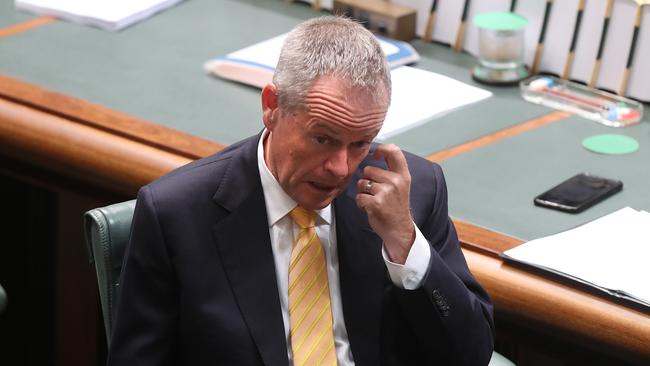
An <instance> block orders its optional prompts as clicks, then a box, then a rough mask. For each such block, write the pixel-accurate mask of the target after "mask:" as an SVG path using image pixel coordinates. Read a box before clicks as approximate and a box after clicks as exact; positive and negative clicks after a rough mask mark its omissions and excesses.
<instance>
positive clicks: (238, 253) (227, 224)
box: [213, 139, 289, 365]
mask: <svg viewBox="0 0 650 366" xmlns="http://www.w3.org/2000/svg"><path fill="white" fill-rule="evenodd" d="M256 142H257V139H255V140H254V141H252V142H250V143H248V144H247V145H245V146H244V147H243V151H242V152H241V153H239V154H234V156H233V157H232V158H231V161H230V163H229V167H228V168H227V172H226V173H225V175H224V178H223V180H222V182H221V184H220V185H219V189H218V191H217V193H216V194H215V196H214V200H215V202H216V203H218V204H219V205H221V206H222V207H224V208H226V209H227V210H229V211H231V213H230V214H229V215H228V216H226V217H225V218H224V219H222V220H220V221H219V222H218V223H217V224H216V225H215V226H214V228H213V233H214V240H215V242H216V245H217V247H218V249H219V252H220V254H221V258H222V261H223V267H224V270H225V272H226V275H227V277H228V280H229V282H230V285H231V287H232V291H233V293H234V295H235V298H236V301H237V304H238V306H239V309H240V311H241V313H242V316H243V318H244V320H245V322H246V324H247V326H248V328H249V330H250V333H251V336H252V337H253V339H254V341H255V344H256V345H257V348H258V351H259V353H260V355H261V357H262V359H263V361H264V364H266V365H286V364H288V362H289V361H288V359H287V352H286V350H287V344H286V341H285V333H284V324H283V321H282V312H281V307H280V299H279V295H278V287H277V283H276V274H275V265H274V259H273V251H272V249H271V240H270V238H269V232H268V230H266V228H267V227H268V221H267V218H266V207H265V204H264V194H263V191H262V185H261V182H260V178H259V172H258V170H257V157H256V148H257V144H256Z"/></svg>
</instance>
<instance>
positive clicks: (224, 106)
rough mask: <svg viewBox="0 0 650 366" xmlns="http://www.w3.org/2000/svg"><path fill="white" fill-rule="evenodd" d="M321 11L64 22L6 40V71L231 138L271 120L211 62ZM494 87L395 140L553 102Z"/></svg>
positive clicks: (525, 113) (2, 69)
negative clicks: (115, 27)
mask: <svg viewBox="0 0 650 366" xmlns="http://www.w3.org/2000/svg"><path fill="white" fill-rule="evenodd" d="M0 1H6V0H0ZM322 14H324V12H316V11H313V10H312V9H311V8H310V7H309V6H308V5H305V4H290V3H287V2H285V1H281V0H275V1H271V0H257V1H255V0H245V1H235V0H190V1H186V2H183V3H181V4H180V5H178V6H176V7H174V8H172V9H169V10H166V11H164V12H162V13H160V14H157V15H155V16H154V17H152V18H151V19H147V20H145V21H143V22H141V23H138V24H135V25H134V26H132V27H129V28H127V29H124V30H123V31H121V32H118V33H111V32H106V31H102V30H98V29H95V28H90V27H86V26H81V25H76V24H72V23H67V22H56V23H53V24H49V25H48V26H47V27H43V28H39V29H33V30H30V31H29V32H23V33H20V34H17V35H15V36H12V37H8V38H7V39H4V40H2V41H0V73H2V74H5V75H8V76H11V77H14V78H17V79H20V80H24V81H27V82H29V83H33V84H36V85H40V86H43V87H45V88H48V89H52V90H55V91H58V92H61V93H64V94H67V95H70V96H73V97H77V98H80V99H84V100H88V101H90V102H93V103H96V104H100V105H103V106H106V107H108V108H111V109H115V110H118V111H121V112H125V113H128V114H131V115H134V116H136V117H139V118H142V119H145V120H149V121H153V122H156V123H160V124H162V125H165V126H168V127H172V128H175V129H178V130H181V131H184V132H187V133H190V134H193V135H196V136H200V137H203V138H206V139H209V140H212V141H216V142H220V143H224V144H230V143H232V142H235V141H237V140H239V139H241V138H243V137H245V136H248V135H251V134H254V133H256V132H258V131H259V130H260V129H261V128H262V122H261V105H260V97H259V94H260V91H259V90H257V89H255V88H252V87H248V86H245V85H240V84H236V83H233V82H229V81H225V80H220V79H217V78H214V77H210V76H208V75H206V74H205V73H204V71H203V63H204V62H205V61H206V60H209V59H212V58H214V57H217V56H221V55H225V54H227V53H229V52H232V51H235V50H238V49H240V48H243V47H245V46H248V45H251V44H254V43H257V42H260V41H262V40H265V39H268V38H270V37H272V36H275V35H278V34H281V33H284V32H287V31H289V30H290V29H291V28H292V27H293V26H295V25H296V24H298V23H299V22H300V21H301V20H303V19H307V18H309V17H313V16H318V15H322ZM413 44H414V46H415V48H416V49H417V50H418V52H419V53H420V54H421V56H422V60H421V61H420V62H419V63H418V65H416V66H417V67H421V68H424V69H427V70H431V71H434V72H438V73H442V74H445V75H448V76H451V77H453V78H456V79H458V80H460V81H462V82H465V83H470V84H473V85H476V86H478V87H485V86H482V85H478V84H476V83H474V82H473V81H472V80H471V75H470V69H471V66H473V65H474V63H475V61H474V58H473V57H471V56H469V55H466V54H462V53H460V54H459V53H455V52H452V51H451V50H450V49H449V47H444V46H440V45H433V44H427V43H424V42H421V41H414V42H413ZM432 87H435V86H432ZM488 89H490V90H491V91H492V92H493V93H494V97H492V98H489V99H487V100H484V101H481V102H479V103H476V104H473V105H470V106H467V107H464V108H461V109H459V110H456V111H453V112H451V113H448V114H446V115H443V116H440V117H437V118H435V119H434V120H432V121H430V122H428V123H425V124H423V125H420V126H418V127H416V128H413V129H412V130H409V131H406V132H404V133H402V134H400V135H397V136H395V137H393V138H391V139H389V140H388V141H390V142H394V143H397V144H399V145H401V146H402V147H404V148H406V149H408V150H411V151H413V152H415V153H417V154H420V155H428V154H430V153H432V152H436V151H439V150H442V149H445V148H448V147H451V146H454V145H457V144H460V143H463V142H465V141H468V140H472V139H475V138H477V137H479V136H482V135H485V134H489V133H492V132H494V131H496V130H500V129H503V128H506V127H509V126H511V125H514V124H516V123H520V122H523V121H525V120H528V119H531V118H535V117H538V116H540V115H543V114H545V113H548V112H549V111H550V109H546V108H544V107H539V106H534V105H530V103H526V102H524V101H523V100H522V99H521V98H520V96H519V90H518V89H517V88H508V89H499V88H488ZM432 102H435V101H432Z"/></svg>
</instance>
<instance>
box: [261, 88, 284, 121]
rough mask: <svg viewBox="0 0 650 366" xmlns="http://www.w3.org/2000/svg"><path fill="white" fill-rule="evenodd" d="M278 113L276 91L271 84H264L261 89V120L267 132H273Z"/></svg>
mask: <svg viewBox="0 0 650 366" xmlns="http://www.w3.org/2000/svg"><path fill="white" fill-rule="evenodd" d="M278 113H280V110H279V109H278V89H277V88H276V87H275V85H273V84H272V83H270V84H266V85H265V86H264V88H263V89H262V119H263V120H264V126H265V127H266V129H267V130H269V131H273V126H274V124H275V123H274V122H276V121H277V118H275V117H276V115H277V114H278Z"/></svg>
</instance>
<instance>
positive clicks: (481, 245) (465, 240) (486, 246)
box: [453, 219, 524, 257]
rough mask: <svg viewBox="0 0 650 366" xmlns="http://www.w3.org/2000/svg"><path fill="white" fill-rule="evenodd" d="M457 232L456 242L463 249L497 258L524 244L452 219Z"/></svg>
mask: <svg viewBox="0 0 650 366" xmlns="http://www.w3.org/2000/svg"><path fill="white" fill-rule="evenodd" d="M453 222H454V226H455V227H456V231H457V232H458V240H459V241H460V244H461V246H463V247H464V248H469V249H473V250H476V251H479V252H481V253H483V254H487V255H490V256H493V257H498V256H499V255H500V254H501V253H503V252H504V251H506V250H508V249H512V248H514V247H516V246H518V245H521V244H523V243H524V241H522V240H519V239H515V238H512V237H510V236H507V235H504V234H499V233H496V232H494V231H491V230H488V229H485V228H482V227H479V226H475V225H472V224H470V223H467V222H464V221H461V220H458V219H454V220H453Z"/></svg>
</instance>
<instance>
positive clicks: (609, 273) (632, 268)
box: [504, 207, 650, 307]
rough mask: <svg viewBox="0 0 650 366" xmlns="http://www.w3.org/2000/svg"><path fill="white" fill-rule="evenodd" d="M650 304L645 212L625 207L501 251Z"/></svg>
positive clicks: (649, 219) (649, 229)
mask: <svg viewBox="0 0 650 366" xmlns="http://www.w3.org/2000/svg"><path fill="white" fill-rule="evenodd" d="M504 257H506V258H507V259H514V260H516V261H520V262H523V263H526V264H529V265H533V266H535V267H539V268H542V269H545V270H549V271H551V272H554V273H557V274H560V275H564V276H567V277H571V278H573V279H574V280H578V281H580V282H582V283H586V284H588V285H590V286H593V287H595V288H597V289H599V290H602V291H605V292H607V293H609V294H611V295H613V296H617V297H623V298H627V299H629V300H632V301H635V302H637V303H640V304H643V305H645V306H649V307H650V284H649V283H648V279H650V265H648V261H649V260H650V213H648V212H646V211H637V210H635V209H633V208H630V207H626V208H623V209H620V210H618V211H615V212H613V213H611V214H609V215H606V216H603V217H601V218H599V219H597V220H594V221H592V222H589V223H587V224H584V225H582V226H580V227H577V228H575V229H572V230H568V231H565V232H562V233H559V234H555V235H551V236H548V237H545V238H541V239H536V240H532V241H529V242H527V243H524V244H522V245H520V246H518V247H516V248H513V249H510V250H508V251H506V252H505V253H504Z"/></svg>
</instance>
